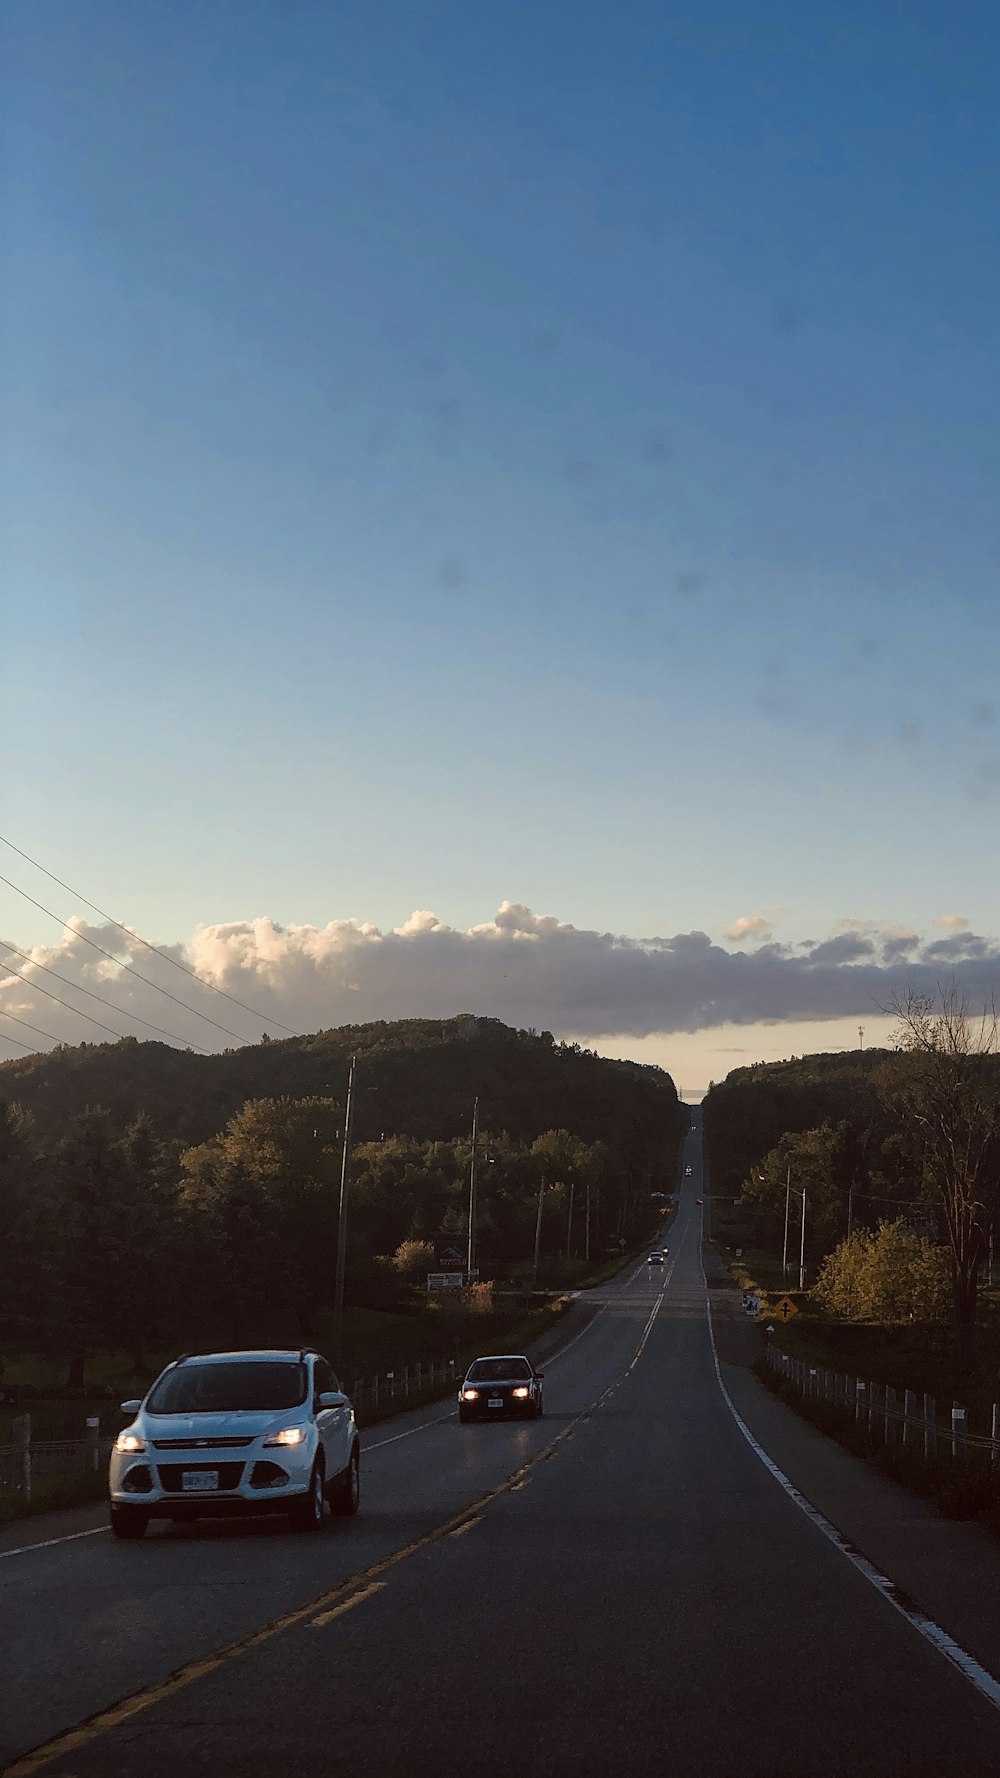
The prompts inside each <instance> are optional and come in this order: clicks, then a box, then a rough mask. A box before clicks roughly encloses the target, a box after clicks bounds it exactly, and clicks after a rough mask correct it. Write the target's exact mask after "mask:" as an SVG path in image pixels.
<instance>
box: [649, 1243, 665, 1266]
mask: <svg viewBox="0 0 1000 1778" xmlns="http://www.w3.org/2000/svg"><path fill="white" fill-rule="evenodd" d="M646 1264H647V1266H662V1264H663V1254H662V1253H661V1251H660V1249H659V1248H658V1247H657V1248H656V1249H655V1251H654V1252H653V1253H651V1254H650V1256H649V1258H648V1259H647V1261H646Z"/></svg>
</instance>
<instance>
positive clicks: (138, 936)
mask: <svg viewBox="0 0 1000 1778" xmlns="http://www.w3.org/2000/svg"><path fill="white" fill-rule="evenodd" d="M0 841H2V842H3V844H4V845H5V846H8V847H9V848H10V850H11V851H12V852H16V853H17V855H18V857H19V858H24V859H26V860H27V862H28V863H29V864H31V865H33V866H34V868H35V870H40V871H41V873H42V875H43V876H45V877H48V878H49V879H50V881H51V882H53V883H58V884H59V887H60V889H65V890H66V891H67V893H68V894H69V895H75V896H76V899H77V900H78V901H82V902H83V904H84V906H85V907H88V908H90V909H91V910H92V911H93V912H94V913H95V914H100V916H101V919H102V920H107V921H108V923H109V924H110V925H112V926H117V928H118V930H119V932H124V933H125V935H126V937H127V938H135V939H138V941H139V943H140V944H141V945H145V947H146V949H147V951H152V952H153V954H154V956H157V957H159V958H160V960H161V961H162V962H163V963H172V964H173V966H174V968H175V969H179V970H180V972H181V974H182V975H189V976H190V977H191V979H192V981H195V982H198V983H199V984H200V985H201V987H203V988H210V989H211V991H212V993H213V994H221V995H222V998H223V1000H231V1001H232V1003H233V1005H234V1006H241V1007H242V1008H243V1011H244V1012H252V1013H253V1016H254V1018H255V1019H263V1020H264V1021H265V1022H267V1021H268V1019H270V1023H271V1024H272V1025H277V1027H278V1030H279V1031H287V1032H288V1035H289V1037H296V1036H298V1033H297V1032H296V1031H293V1030H292V1027H291V1026H290V1025H283V1024H282V1023H281V1020H280V1019H276V1018H274V1017H272V1016H271V1015H270V1014H268V1013H264V1012H258V1011H257V1008H256V1007H255V1006H248V1005H247V1003H246V1001H245V1000H237V998H236V996H235V994H227V993H226V990H225V988H218V987H216V985H215V983H214V982H206V981H205V980H204V978H203V977H202V976H200V975H199V974H198V972H197V970H194V969H189V968H188V966H187V964H186V963H181V962H179V961H178V959H177V958H176V957H168V956H166V955H165V953H164V952H163V951H159V950H157V948H156V946H155V945H151V944H150V942H149V940H148V939H147V938H143V937H142V935H141V933H138V932H133V931H132V929H131V927H129V926H123V925H122V923H121V921H120V920H116V919H115V917H114V915H113V914H106V913H105V911H104V909H103V908H99V907H98V905H97V903H96V902H95V901H88V900H87V897H86V896H85V895H81V894H80V892H79V890H78V889H72V888H71V887H70V885H69V884H68V883H64V882H63V880H62V878H61V877H57V876H55V875H54V874H53V872H52V871H50V870H46V868H45V866H44V864H39V862H38V859H37V858H32V857H31V856H30V854H29V853H27V852H22V850H21V848H20V846H15V844H14V842H13V840H9V839H7V837H6V835H4V834H2V833H0ZM181 1004H182V1005H183V1002H181ZM201 1016H202V1017H203V1016H204V1015H201ZM221 1029H222V1027H221V1026H220V1030H221ZM230 1036H232V1033H231V1032H230Z"/></svg>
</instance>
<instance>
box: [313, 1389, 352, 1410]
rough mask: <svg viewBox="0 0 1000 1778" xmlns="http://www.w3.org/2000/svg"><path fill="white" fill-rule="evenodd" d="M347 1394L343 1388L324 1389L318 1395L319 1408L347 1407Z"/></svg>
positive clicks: (317, 1404)
mask: <svg viewBox="0 0 1000 1778" xmlns="http://www.w3.org/2000/svg"><path fill="white" fill-rule="evenodd" d="M347 1405H348V1401H347V1396H346V1395H345V1394H344V1393H343V1390H341V1389H324V1390H323V1391H322V1392H321V1393H320V1394H319V1395H317V1397H316V1406H317V1408H320V1409H322V1408H346V1407H347Z"/></svg>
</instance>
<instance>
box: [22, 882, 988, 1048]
mask: <svg viewBox="0 0 1000 1778" xmlns="http://www.w3.org/2000/svg"><path fill="white" fill-rule="evenodd" d="M748 918H754V917H753V916H748ZM765 924H766V922H765ZM839 924H840V928H841V929H840V930H839V931H837V932H836V933H834V934H833V935H832V936H831V937H830V938H828V939H825V940H822V941H815V942H811V943H809V944H808V945H797V946H792V945H782V944H777V943H774V942H768V943H765V944H758V945H755V946H754V948H753V949H748V950H739V951H735V952H733V951H731V950H726V949H724V948H723V947H722V946H721V945H719V944H716V943H714V942H713V940H712V939H711V938H710V937H709V936H708V935H707V934H706V933H704V932H699V931H694V932H682V933H676V934H675V935H674V936H673V937H671V938H661V937H653V938H648V939H636V938H630V937H625V936H622V935H620V934H615V933H610V932H597V931H588V930H583V929H581V928H578V927H576V926H573V925H570V924H569V923H567V922H565V921H562V920H559V919H557V918H556V917H555V916H552V915H539V914H535V913H534V912H533V911H532V910H531V909H530V908H528V907H525V906H523V905H522V904H521V903H518V902H504V903H503V905H502V906H501V908H500V909H499V911H498V913H497V914H496V915H495V917H494V918H493V919H491V920H487V921H485V922H483V923H482V924H479V925H475V926H473V927H471V928H470V929H469V930H468V931H460V930H458V929H457V928H455V927H452V926H449V925H447V924H446V923H445V922H444V921H443V920H441V919H439V918H438V917H437V916H436V915H435V914H433V913H430V912H428V911H426V910H421V911H418V912H416V913H414V914H412V915H411V916H410V918H409V919H408V920H406V921H404V922H403V924H402V925H400V926H398V927H396V928H395V929H394V930H389V931H385V932H383V931H382V930H380V928H379V927H377V926H374V925H371V924H368V923H362V922H359V921H356V920H331V921H330V922H329V923H328V924H327V925H325V926H287V927H283V926H279V925H277V924H276V923H275V922H274V921H273V920H270V919H268V918H266V917H263V916H262V917H261V918H259V919H255V920H243V921H234V922H232V923H229V924H223V925H217V926H206V927H202V928H200V929H199V930H198V931H197V932H196V933H195V935H194V937H193V939H192V940H191V942H190V944H189V945H188V946H187V947H186V948H185V947H182V946H180V945H174V946H170V947H167V946H164V947H161V950H162V952H163V953H164V955H163V956H156V955H154V954H153V953H151V952H150V951H148V950H146V949H144V948H143V947H142V946H141V945H140V944H139V943H138V942H136V943H134V944H133V945H131V946H130V944H129V940H128V939H127V938H126V937H125V936H124V935H123V934H122V933H121V932H119V931H118V929H117V928H115V927H112V926H93V925H88V923H87V922H86V921H83V920H78V921H76V922H74V926H73V930H72V931H71V932H69V933H67V934H66V935H65V936H64V937H63V938H62V940H61V941H60V942H59V943H58V944H57V945H54V946H52V947H51V948H44V947H38V948H36V949H35V950H34V951H33V952H32V953H31V956H32V962H31V963H26V962H24V961H23V959H21V958H20V957H18V956H16V955H12V954H10V955H8V956H7V959H6V960H7V963H8V965H9V966H10V967H11V968H14V969H17V970H19V971H21V972H23V974H24V976H25V977H27V979H26V980H21V979H18V978H17V977H15V976H5V977H3V978H2V980H0V1010H2V1011H3V1012H6V1013H8V1014H13V1015H14V1016H15V1017H17V1018H20V1019H23V1020H26V1021H27V1022H28V1023H29V1024H30V1025H33V1026H35V1027H37V1031H34V1032H33V1031H30V1030H25V1029H24V1027H23V1026H19V1025H17V1024H15V1023H12V1022H11V1023H8V1020H7V1019H6V1018H0V1032H3V1033H5V1034H7V1035H8V1036H9V1037H10V1038H12V1039H14V1040H20V1041H21V1042H22V1043H24V1044H25V1045H27V1046H28V1047H35V1048H43V1047H45V1046H46V1040H47V1039H51V1040H58V1041H62V1042H65V1043H71V1044H76V1043H80V1042H84V1041H86V1042H97V1043H101V1042H107V1041H109V1040H110V1033H109V1032H107V1031H102V1030H100V1029H99V1028H97V1027H95V1026H94V1025H93V1024H90V1023H88V1020H87V1018H86V1017H84V1016H83V1015H84V1014H86V1013H89V1014H91V1015H92V1016H93V1017H94V1018H96V1019H98V1020H100V1021H102V1022H103V1023H105V1024H106V1025H108V1026H110V1027H111V1028H112V1031H114V1032H117V1033H119V1034H126V1033H134V1034H135V1035H136V1036H138V1037H152V1036H155V1035H156V1033H155V1032H153V1031H151V1030H150V1029H149V1028H148V1026H149V1024H154V1025H156V1026H157V1027H159V1029H160V1031H161V1032H167V1033H169V1034H170V1035H171V1036H172V1037H173V1038H175V1039H176V1040H177V1041H179V1042H182V1043H190V1044H194V1045H198V1046H200V1047H202V1048H205V1049H221V1048H223V1047H225V1046H226V1045H232V1044H235V1043H253V1042H256V1041H258V1039H259V1038H260V1036H261V1033H262V1031H264V1030H270V1032H271V1035H272V1036H274V1035H277V1034H278V1032H279V1027H280V1026H290V1027H292V1029H294V1030H297V1031H314V1030H317V1029H322V1028H324V1027H330V1026H334V1025H341V1024H346V1023H350V1024H360V1023H365V1022H368V1021H370V1020H375V1019H397V1018H406V1017H425V1018H447V1017H451V1016H453V1015H454V1014H455V1013H458V1012H475V1013H480V1014H485V1015H492V1016H494V1017H497V1018H501V1019H504V1020H505V1021H507V1022H508V1023H510V1024H515V1025H534V1026H537V1027H542V1028H545V1029H549V1030H552V1031H554V1032H556V1033H557V1034H576V1033H579V1032H581V1031H583V1032H587V1033H588V1034H589V1035H591V1036H594V1037H600V1036H603V1037H611V1036H620V1037H631V1038H638V1037H646V1036H652V1035H656V1034H665V1035H666V1034H670V1033H681V1032H694V1031H703V1030H709V1029H711V1028H713V1027H717V1026H720V1025H725V1024H730V1025H733V1024H735V1025H754V1024H760V1023H768V1024H780V1023H782V1022H783V1021H786V1020H787V1021H803V1020H817V1019H818V1020H822V1019H835V1018H843V1017H859V1018H862V1019H863V1018H868V1017H871V1016H873V1015H874V1013H875V1012H876V1011H877V1010H878V1009H880V1008H883V1007H885V1006H886V1005H887V1004H888V1003H889V1002H890V1000H891V997H892V995H893V994H894V993H904V992H905V991H906V989H907V987H913V988H916V989H919V990H923V991H925V992H928V993H932V994H933V993H935V992H936V991H937V988H938V986H939V984H940V983H941V982H942V981H948V982H950V981H951V979H952V977H953V976H954V979H955V982H956V984H957V986H958V987H959V989H960V991H962V992H964V993H966V994H967V995H968V997H969V1000H970V1002H971V1003H972V1004H973V1005H975V1004H976V1003H977V1002H982V1001H983V1000H985V999H986V998H987V997H988V996H989V995H991V994H995V993H998V991H1000V947H998V945H997V943H996V942H995V941H993V940H990V939H986V938H982V937H979V936H977V935H976V934H974V933H970V932H960V933H952V934H951V935H950V936H949V937H948V938H942V939H937V940H934V941H933V942H931V943H929V944H922V943H921V941H920V940H919V939H918V938H917V937H916V936H915V935H913V934H908V933H903V934H900V932H899V930H898V929H887V930H882V929H881V928H879V927H877V926H874V925H870V926H865V925H864V923H863V922H851V923H849V929H845V927H846V926H848V923H845V922H840V923H839ZM751 936H753V937H756V936H757V929H756V928H754V931H753V933H752V934H751ZM88 939H89V940H93V941H95V942H96V943H97V944H99V945H101V946H103V948H104V949H105V950H107V951H110V952H112V953H113V956H114V958H115V959H117V961H112V960H111V959H109V958H107V957H103V956H101V955H99V954H98V952H96V951H95V950H93V949H92V948H91V946H90V945H89V944H88V943H87V941H88ZM2 954H3V953H2V952H0V955H2ZM167 956H170V957H173V958H175V959H176V960H178V961H180V962H182V963H185V964H187V965H188V966H189V967H190V968H193V969H195V970H196V971H197V972H198V974H199V975H200V976H202V977H203V978H204V979H205V980H206V981H208V982H212V983H214V984H215V986H216V987H218V988H221V989H223V990H224V991H225V992H226V993H227V994H229V995H232V996H233V997H234V998H235V999H236V1000H239V1001H243V1002H246V1003H248V1005H250V1006H252V1007H254V1008H256V1009H257V1011H256V1012H255V1013H250V1012H247V1011H245V1010H243V1008H241V1007H239V1006H235V1005H233V1004H232V1002H231V1001H228V1000H224V999H222V998H220V997H219V996H218V995H216V994H213V993H211V992H210V991H209V990H208V989H207V988H205V987H203V986H201V985H200V984H199V983H197V982H195V981H192V980H191V979H190V978H185V977H184V976H183V975H182V974H181V973H180V972H179V971H178V970H177V969H175V968H173V967H172V966H171V965H170V964H169V963H168V962H167V961H166V960H165V959H166V957H167ZM124 964H129V965H131V967H132V968H133V969H135V970H136V971H137V972H138V974H139V975H140V976H143V977H146V978H148V980H147V981H140V980H139V979H137V976H135V975H129V974H128V973H126V972H125V970H124V969H123V968H122V967H120V965H124ZM42 966H44V967H46V968H48V969H49V970H55V971H57V972H58V975H59V976H60V977H61V978H62V980H56V979H54V978H53V976H52V975H51V974H44V973H42ZM84 989H90V990H92V992H93V993H94V994H98V995H100V996H102V997H103V998H104V999H105V1000H107V1001H108V1002H110V1005H109V1006H101V1005H99V1004H98V1003H97V1002H96V1001H95V1000H93V999H88V998H87V997H86V995H85V994H84V993H83V992H82V990H84ZM161 990H162V991H161ZM46 991H48V993H49V994H55V995H56V996H58V997H59V999H62V1000H65V1001H67V1002H69V1003H70V1005H71V1006H72V1007H74V1008H76V1009H78V1010H76V1011H72V1010H69V1008H67V1007H63V1006H60V1005H57V1004H55V1003H54V1002H53V1001H52V1000H51V999H48V998H46ZM165 994H171V995H173V996H175V997H176V998H175V1000H170V999H167V998H165ZM177 1000H181V1001H184V1002H186V1003H187V1005H186V1006H179V1005H178V1004H176V1001H177ZM189 1009H191V1010H189ZM142 1020H145V1021H147V1024H146V1025H143V1024H142V1023H140V1021H142ZM209 1021H211V1022H209ZM38 1031H40V1032H43V1033H44V1034H45V1037H44V1038H42V1039H40V1038H39V1036H38ZM8 1053H10V1054H15V1053H18V1052H17V1050H16V1049H15V1048H14V1046H13V1044H12V1045H10V1046H5V1047H3V1048H0V1054H8Z"/></svg>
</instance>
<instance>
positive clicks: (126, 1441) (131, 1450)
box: [115, 1432, 146, 1457]
mask: <svg viewBox="0 0 1000 1778" xmlns="http://www.w3.org/2000/svg"><path fill="white" fill-rule="evenodd" d="M145 1449H146V1441H145V1439H144V1438H140V1437H139V1434H138V1433H137V1432H120V1433H119V1434H118V1437H117V1438H116V1439H115V1450H116V1451H121V1452H122V1453H123V1455H125V1456H128V1457H132V1456H134V1455H135V1453H136V1451H144V1450H145Z"/></svg>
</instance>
